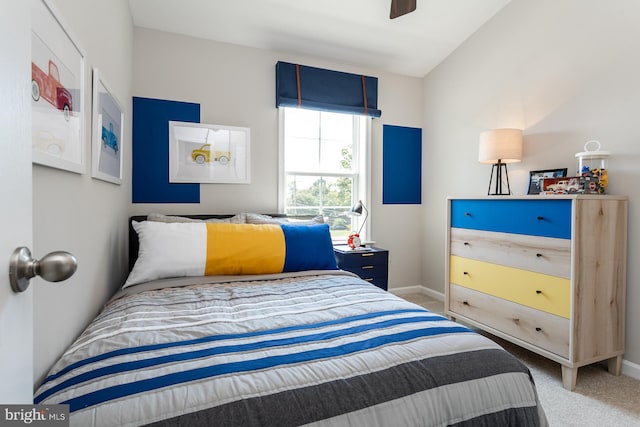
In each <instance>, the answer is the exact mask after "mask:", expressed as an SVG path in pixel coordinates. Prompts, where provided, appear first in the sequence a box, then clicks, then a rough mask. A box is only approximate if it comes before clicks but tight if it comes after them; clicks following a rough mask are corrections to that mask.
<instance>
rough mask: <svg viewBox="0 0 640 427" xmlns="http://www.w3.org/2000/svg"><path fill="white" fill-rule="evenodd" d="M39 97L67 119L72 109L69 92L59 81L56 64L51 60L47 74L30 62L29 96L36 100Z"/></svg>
mask: <svg viewBox="0 0 640 427" xmlns="http://www.w3.org/2000/svg"><path fill="white" fill-rule="evenodd" d="M40 97H42V98H44V99H46V100H47V101H49V103H50V104H51V105H53V106H54V107H56V108H57V109H58V110H60V111H62V112H63V113H64V119H65V120H67V121H69V117H71V112H72V111H73V100H72V97H71V92H69V90H67V89H66V88H65V87H64V86H62V83H60V73H59V71H58V66H57V65H56V64H55V62H53V61H49V73H48V74H47V73H45V72H44V71H43V70H41V69H40V68H39V67H38V66H37V65H36V64H34V63H33V62H32V63H31V98H33V100H34V101H36V102H37V101H38V100H39V99H40Z"/></svg>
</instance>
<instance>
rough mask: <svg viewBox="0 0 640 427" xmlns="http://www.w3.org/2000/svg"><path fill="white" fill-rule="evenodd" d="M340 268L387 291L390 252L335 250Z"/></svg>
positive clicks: (372, 249)
mask: <svg viewBox="0 0 640 427" xmlns="http://www.w3.org/2000/svg"><path fill="white" fill-rule="evenodd" d="M334 253H335V255H336V261H337V262H338V267H339V268H340V269H342V270H346V271H350V272H352V273H355V274H357V275H358V276H360V278H362V279H363V280H366V281H368V282H371V283H373V284H374V285H376V286H377V287H379V288H382V289H384V290H385V291H386V290H387V286H388V283H387V282H388V276H389V251H388V250H386V249H380V248H367V249H366V250H352V249H341V248H337V247H336V248H334Z"/></svg>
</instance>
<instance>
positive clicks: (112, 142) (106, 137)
mask: <svg viewBox="0 0 640 427" xmlns="http://www.w3.org/2000/svg"><path fill="white" fill-rule="evenodd" d="M102 146H103V147H105V148H106V147H111V148H112V149H113V151H115V153H116V154H118V137H117V136H116V134H115V133H114V132H113V123H111V122H109V130H107V128H105V127H104V126H102Z"/></svg>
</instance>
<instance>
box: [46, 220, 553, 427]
mask: <svg viewBox="0 0 640 427" xmlns="http://www.w3.org/2000/svg"><path fill="white" fill-rule="evenodd" d="M261 217H265V216H261ZM232 218H235V220H237V221H245V222H242V223H232V222H230V221H231V218H215V221H213V222H206V221H207V218H206V217H204V218H203V217H201V218H198V220H199V222H195V223H192V222H162V221H149V220H146V218H144V217H142V218H141V217H136V218H133V220H132V221H131V224H132V226H133V227H132V228H134V229H135V232H134V233H133V235H132V237H133V238H134V239H137V238H139V239H140V242H139V250H138V251H135V252H133V254H134V257H135V254H138V255H139V257H138V258H137V260H135V262H133V263H132V264H133V269H132V271H131V274H130V275H129V278H128V279H127V282H126V283H125V285H124V286H123V288H122V289H121V290H120V291H119V292H118V293H117V294H116V295H114V297H113V298H111V299H110V301H108V302H107V303H106V305H105V307H104V309H103V310H102V312H101V313H100V314H99V315H98V316H97V317H96V318H95V319H94V320H93V321H92V322H91V324H90V325H89V326H88V327H87V328H86V330H85V331H84V332H83V333H82V334H81V335H80V336H79V337H78V339H77V340H76V341H75V342H74V343H73V344H72V345H71V346H70V347H69V348H68V349H67V350H66V351H65V353H64V354H63V355H62V357H61V359H60V360H59V361H58V362H57V363H56V364H55V365H54V366H53V367H52V369H51V371H50V373H49V375H48V376H47V377H46V379H45V380H44V382H43V383H42V385H40V387H39V388H38V389H37V391H36V393H35V398H34V401H35V403H37V404H55V403H64V404H68V405H69V408H70V414H71V417H70V420H71V425H77V426H96V427H97V426H134V425H135V426H137V425H154V426H175V425H183V426H200V425H202V426H297V425H315V426H346V425H348V426H390V425H393V426H444V425H457V426H472V425H473V426H475V425H486V426H497V425H500V426H509V425H511V426H516V425H517V426H544V425H547V421H546V418H545V415H544V411H543V409H542V408H541V406H540V403H539V401H538V397H537V392H536V389H535V385H534V382H533V379H532V377H531V374H530V373H529V371H528V369H527V368H526V367H525V366H524V365H522V364H521V363H520V362H519V361H518V360H517V359H516V358H514V357H513V356H511V355H510V354H508V353H507V352H506V351H504V350H503V349H502V348H501V347H500V346H498V345H497V344H495V343H494V342H493V341H491V340H489V339H487V338H485V337H483V336H481V335H479V334H477V333H475V332H473V331H472V330H470V329H468V328H466V327H464V326H462V325H460V324H457V323H455V322H452V321H450V320H448V319H446V318H445V317H442V316H440V315H437V314H435V313H432V312H429V311H428V310H425V309H424V308H421V307H419V306H417V305H414V304H412V303H409V302H407V301H405V300H403V299H401V298H399V297H396V296H394V295H392V294H390V293H388V292H386V291H383V290H381V289H379V288H377V287H376V286H374V285H372V284H370V283H368V282H366V281H364V280H362V279H360V278H358V277H357V276H355V275H354V274H352V273H349V272H346V271H341V270H338V269H337V268H336V266H335V258H333V251H332V247H331V240H330V237H329V231H328V226H326V224H316V223H314V222H313V221H312V223H307V222H301V223H295V224H292V223H288V220H287V219H286V218H285V219H282V218H278V219H275V218H272V219H273V220H274V223H259V224H255V223H253V224H247V223H246V217H243V218H240V219H238V218H237V215H234V216H232ZM165 219H166V218H165ZM267 219H268V218H267ZM220 220H222V221H225V222H224V223H220V222H218V221H220ZM186 224H190V225H186ZM158 230H162V231H158ZM167 230H171V231H167ZM195 230H200V231H195ZM202 230H205V231H204V234H205V235H206V237H205V238H204V240H205V243H204V246H205V249H204V250H205V252H206V254H207V255H206V256H201V255H200V253H201V251H202V250H203V246H202V245H203V244H202V242H201V241H199V240H202V236H201V234H202V233H203V231H202ZM278 230H281V231H280V232H278ZM163 233H164V234H163ZM225 233H226V234H227V235H226V236H225ZM184 234H188V235H189V237H188V238H185V237H184ZM270 239H271V240H270ZM212 241H215V242H213V243H212ZM265 242H266V243H265ZM135 244H136V245H137V244H138V243H137V242H136V243H135ZM283 246H284V247H283ZM194 247H195V249H194ZM265 247H266V248H267V249H265ZM238 251H239V252H238ZM185 252H186V253H185ZM220 252H223V253H224V254H222V255H221V254H220ZM273 252H275V253H277V254H276V255H277V256H276V255H273V254H272V253H273ZM281 252H284V255H283V254H282V253H281ZM265 254H267V255H265ZM202 257H204V258H205V260H204V267H203V266H202V265H201V264H202V260H200V259H199V260H194V259H193V258H202ZM238 257H239V258H240V261H239V262H238V259H237V258H238ZM265 257H266V258H270V257H271V258H277V257H279V258H278V260H279V261H273V262H272V260H267V266H265V265H264V263H263V259H264V258H265ZM283 258H284V260H283ZM295 258H299V259H295ZM331 258H333V263H332V262H331ZM168 260H171V261H168ZM196 261H197V262H196ZM279 262H280V264H278V263H279ZM252 263H253V264H252ZM270 263H271V264H270ZM196 264H197V265H198V268H195V267H194V265H196ZM272 264H273V265H275V266H276V267H273V268H275V269H276V270H278V269H279V271H273V268H271V267H268V265H272ZM278 265H279V267H278ZM247 266H248V267H247ZM283 266H284V267H283ZM199 268H204V270H203V271H204V272H206V273H207V274H203V272H201V271H200V270H199ZM158 270H160V273H158Z"/></svg>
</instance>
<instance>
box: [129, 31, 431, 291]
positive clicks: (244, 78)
mask: <svg viewBox="0 0 640 427" xmlns="http://www.w3.org/2000/svg"><path fill="white" fill-rule="evenodd" d="M134 34H135V37H134V40H135V43H134V52H133V53H134V63H133V70H134V80H133V88H134V90H133V92H134V96H140V97H148V98H160V99H168V100H174V101H185V102H194V103H199V104H200V105H201V122H203V123H213V124H225V125H232V126H243V127H249V128H251V184H249V185H224V184H203V185H202V186H201V189H200V199H201V202H200V204H199V205H193V204H184V205H179V204H178V205H176V204H134V205H133V212H134V213H136V214H146V213H149V212H154V211H155V212H161V213H235V212H240V211H254V212H276V211H277V208H278V110H277V109H276V108H275V64H276V62H277V61H279V60H283V61H288V62H298V63H301V64H304V65H310V66H316V67H324V68H330V69H336V70H339V71H345V72H354V73H358V74H366V75H371V76H375V77H378V78H379V81H378V93H379V95H378V106H379V108H381V109H382V118H381V119H376V120H374V121H373V130H372V134H373V139H372V181H373V182H372V201H371V206H369V210H370V212H371V215H370V217H369V218H370V221H371V225H372V236H373V238H374V239H375V240H376V241H377V245H379V246H381V247H384V248H387V249H389V250H390V286H391V287H397V286H408V285H419V284H420V283H421V278H420V274H421V273H420V268H419V265H420V262H421V252H420V233H419V230H420V206H419V205H414V206H404V205H396V206H390V205H389V206H383V205H382V124H383V123H388V124H393V125H402V126H412V127H421V126H422V97H421V95H420V93H421V91H422V79H417V78H412V77H405V76H399V75H395V74H389V73H381V72H378V71H376V70H366V69H354V68H353V67H348V66H345V65H342V64H335V63H327V62H325V61H319V60H316V59H314V58H308V57H296V56H291V55H287V54H281V53H278V52H273V51H269V50H262V49H253V48H247V47H241V46H237V45H231V44H226V43H217V42H211V41H206V40H202V39H196V38H191V37H185V36H179V35H175V34H169V33H164V32H158V31H153V30H147V29H141V28H136V29H135V33H134Z"/></svg>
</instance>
